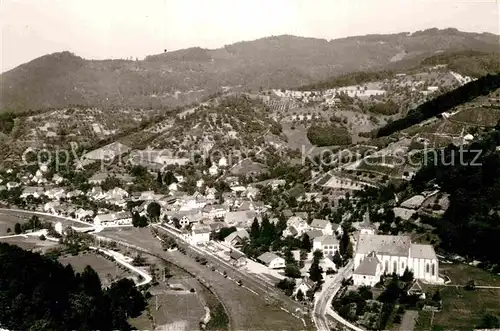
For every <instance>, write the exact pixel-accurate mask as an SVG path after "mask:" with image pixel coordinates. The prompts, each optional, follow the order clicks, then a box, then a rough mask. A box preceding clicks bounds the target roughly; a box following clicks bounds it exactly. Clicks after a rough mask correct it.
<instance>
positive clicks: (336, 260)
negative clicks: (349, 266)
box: [332, 251, 342, 269]
mask: <svg viewBox="0 0 500 331" xmlns="http://www.w3.org/2000/svg"><path fill="white" fill-rule="evenodd" d="M332 261H333V263H335V266H336V267H337V269H339V268H340V267H341V266H342V257H341V256H340V253H339V251H336V252H335V254H334V255H333V258H332Z"/></svg>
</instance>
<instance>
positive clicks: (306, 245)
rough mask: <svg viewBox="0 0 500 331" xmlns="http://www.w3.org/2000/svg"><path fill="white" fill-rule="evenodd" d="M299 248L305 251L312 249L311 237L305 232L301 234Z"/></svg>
mask: <svg viewBox="0 0 500 331" xmlns="http://www.w3.org/2000/svg"><path fill="white" fill-rule="evenodd" d="M301 248H302V249H303V250H305V251H307V252H310V251H311V249H312V243H311V239H310V238H309V235H308V234H307V233H304V234H303V235H302V245H301Z"/></svg>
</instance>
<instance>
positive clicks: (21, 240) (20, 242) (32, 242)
mask: <svg viewBox="0 0 500 331" xmlns="http://www.w3.org/2000/svg"><path fill="white" fill-rule="evenodd" d="M0 242H3V243H7V244H10V245H15V246H19V247H21V248H22V249H24V250H27V251H30V250H40V251H44V250H46V249H50V248H54V247H56V246H58V245H59V244H58V243H56V242H53V241H49V240H40V239H38V238H37V237H34V236H27V237H21V236H19V237H12V238H4V239H0Z"/></svg>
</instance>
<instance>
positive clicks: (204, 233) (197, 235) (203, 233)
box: [191, 224, 211, 245]
mask: <svg viewBox="0 0 500 331" xmlns="http://www.w3.org/2000/svg"><path fill="white" fill-rule="evenodd" d="M210 232H211V229H210V227H208V226H205V225H201V224H196V225H193V228H192V229H191V243H192V244H194V245H200V244H206V243H207V242H209V241H210Z"/></svg>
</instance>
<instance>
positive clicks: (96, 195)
mask: <svg viewBox="0 0 500 331" xmlns="http://www.w3.org/2000/svg"><path fill="white" fill-rule="evenodd" d="M87 196H88V197H89V199H91V200H94V201H99V200H102V199H104V198H105V197H106V194H105V193H104V192H103V190H102V188H101V187H100V186H95V187H92V189H91V190H90V191H88V192H87Z"/></svg>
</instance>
